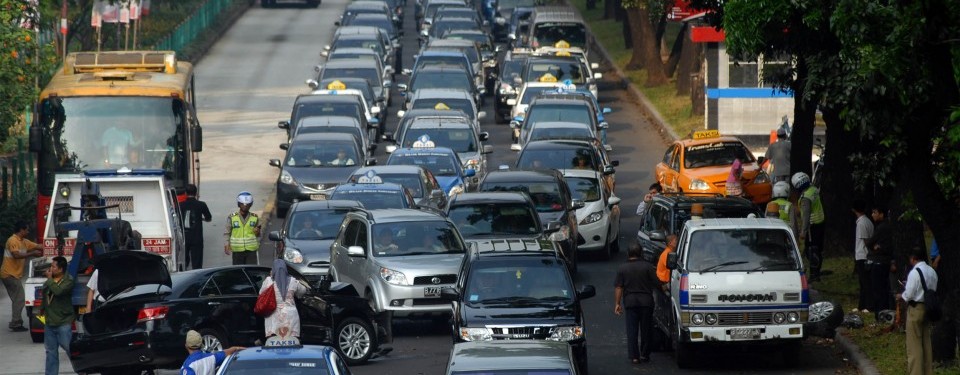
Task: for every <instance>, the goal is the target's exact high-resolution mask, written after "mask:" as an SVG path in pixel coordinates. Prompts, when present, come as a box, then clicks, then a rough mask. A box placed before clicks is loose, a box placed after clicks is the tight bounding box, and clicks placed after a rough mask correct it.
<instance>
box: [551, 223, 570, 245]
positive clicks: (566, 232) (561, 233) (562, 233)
mask: <svg viewBox="0 0 960 375" xmlns="http://www.w3.org/2000/svg"><path fill="white" fill-rule="evenodd" d="M568 238H570V227H568V226H566V225H564V226H561V227H560V230H558V231H556V232H553V233H550V237H548V238H547V239H548V240H550V241H553V242H563V241H566V240H567V239H568Z"/></svg>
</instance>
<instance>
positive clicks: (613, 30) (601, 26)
mask: <svg viewBox="0 0 960 375" xmlns="http://www.w3.org/2000/svg"><path fill="white" fill-rule="evenodd" d="M571 3H572V4H573V5H574V6H576V7H577V9H579V10H580V13H581V14H582V15H583V18H584V20H586V21H587V23H588V24H590V29H591V30H592V31H593V36H594V38H596V41H597V43H599V44H602V45H603V46H604V47H606V49H607V52H609V53H610V57H611V58H613V60H614V61H613V63H614V64H616V65H617V66H619V67H620V69H621V70H623V71H624V73H625V74H626V75H627V77H624V78H626V79H628V80H630V82H631V83H633V84H634V85H636V86H637V88H638V89H640V91H641V92H642V93H643V95H645V96H646V97H647V99H649V100H650V102H651V103H653V106H654V107H655V108H656V110H657V112H660V115H661V116H662V117H663V119H664V121H666V122H667V126H670V127H671V128H673V131H674V132H675V133H676V134H677V135H678V136H681V137H683V136H685V135H687V134H689V133H690V131H692V130H693V129H702V128H703V126H704V117H703V115H693V114H692V112H693V105H692V103H691V102H690V97H689V96H688V95H677V90H676V86H675V84H674V81H675V80H674V79H673V78H671V80H670V83H667V84H665V85H661V86H657V87H645V86H644V85H645V84H646V81H647V74H646V71H645V70H626V69H624V67H625V66H626V65H627V63H628V62H629V61H630V55H631V51H630V50H628V49H626V48H624V46H623V31H622V25H621V23H620V22H617V21H615V20H612V19H611V20H605V19H603V4H602V3H601V4H598V7H597V8H596V9H592V10H587V9H586V0H571ZM673 30H674V32H675V30H676V28H674V29H673ZM675 38H676V36H675V35H673V34H671V33H669V32H668V33H667V42H668V43H667V46H668V47H667V48H670V47H669V46H671V45H672V41H673V39H675Z"/></svg>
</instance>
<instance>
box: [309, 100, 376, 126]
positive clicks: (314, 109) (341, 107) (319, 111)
mask: <svg viewBox="0 0 960 375" xmlns="http://www.w3.org/2000/svg"><path fill="white" fill-rule="evenodd" d="M363 112H364V110H363V106H362V105H360V102H357V101H352V102H328V103H301V104H298V105H297V106H296V107H295V108H294V113H293V118H294V119H303V118H307V117H320V116H345V117H352V118H361V116H362V115H363ZM295 125H299V123H296V124H295Z"/></svg>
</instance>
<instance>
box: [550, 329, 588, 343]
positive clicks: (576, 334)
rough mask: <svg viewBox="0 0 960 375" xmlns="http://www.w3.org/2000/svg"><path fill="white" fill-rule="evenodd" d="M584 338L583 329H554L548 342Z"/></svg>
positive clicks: (551, 330)
mask: <svg viewBox="0 0 960 375" xmlns="http://www.w3.org/2000/svg"><path fill="white" fill-rule="evenodd" d="M580 338H583V327H581V326H570V327H553V328H551V329H550V337H547V341H572V340H576V339H580Z"/></svg>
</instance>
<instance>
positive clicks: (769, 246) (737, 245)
mask: <svg viewBox="0 0 960 375" xmlns="http://www.w3.org/2000/svg"><path fill="white" fill-rule="evenodd" d="M686 248H687V249H688V250H687V251H688V255H687V268H688V269H689V270H690V271H691V272H713V271H716V272H730V271H738V272H744V271H747V272H749V271H797V270H799V269H800V260H799V259H798V256H797V251H796V250H795V249H796V247H795V246H794V243H793V236H791V235H790V232H789V231H787V230H784V229H749V230H746V229H711V230H698V231H695V232H693V235H692V236H691V237H690V242H689V245H687V246H686Z"/></svg>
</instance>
